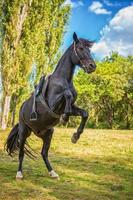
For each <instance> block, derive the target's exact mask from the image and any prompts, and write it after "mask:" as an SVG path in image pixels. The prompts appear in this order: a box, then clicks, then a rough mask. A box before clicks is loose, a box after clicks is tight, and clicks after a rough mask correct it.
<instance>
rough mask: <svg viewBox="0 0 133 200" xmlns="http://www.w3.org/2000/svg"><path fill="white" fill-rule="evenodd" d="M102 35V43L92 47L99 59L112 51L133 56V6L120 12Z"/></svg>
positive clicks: (104, 29)
mask: <svg viewBox="0 0 133 200" xmlns="http://www.w3.org/2000/svg"><path fill="white" fill-rule="evenodd" d="M100 33H101V39H100V41H99V42H98V43H97V44H95V45H94V46H93V47H92V52H93V53H94V54H95V55H96V56H97V57H100V58H103V57H105V56H107V55H109V54H110V53H111V52H112V51H117V52H118V53H119V54H121V55H123V56H127V55H133V6H128V7H126V8H123V9H121V10H119V11H118V13H117V14H116V15H115V16H114V17H113V19H111V20H110V22H109V24H108V25H106V26H105V27H104V28H103V30H102V31H101V32H100Z"/></svg>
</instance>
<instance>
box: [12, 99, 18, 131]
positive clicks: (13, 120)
mask: <svg viewBox="0 0 133 200" xmlns="http://www.w3.org/2000/svg"><path fill="white" fill-rule="evenodd" d="M13 101H14V102H13V108H12V120H11V125H12V127H13V126H14V123H15V115H16V105H17V96H15V97H14V99H13Z"/></svg>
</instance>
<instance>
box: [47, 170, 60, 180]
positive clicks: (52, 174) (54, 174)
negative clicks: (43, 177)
mask: <svg viewBox="0 0 133 200" xmlns="http://www.w3.org/2000/svg"><path fill="white" fill-rule="evenodd" d="M49 175H50V177H52V178H56V179H59V175H58V174H57V173H56V172H55V171H54V170H52V171H51V172H49Z"/></svg>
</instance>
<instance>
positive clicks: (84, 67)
mask: <svg viewBox="0 0 133 200" xmlns="http://www.w3.org/2000/svg"><path fill="white" fill-rule="evenodd" d="M74 53H75V55H76V56H77V58H78V59H79V62H80V63H81V65H82V68H83V69H84V70H85V72H87V69H86V66H85V65H84V64H83V62H82V60H81V59H80V57H79V55H78V53H77V51H76V44H75V42H74Z"/></svg>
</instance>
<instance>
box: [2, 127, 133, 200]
mask: <svg viewBox="0 0 133 200" xmlns="http://www.w3.org/2000/svg"><path fill="white" fill-rule="evenodd" d="M73 131H74V130H73V129H55V134H54V137H53V140H52V145H51V150H50V153H49V158H50V160H51V163H52V165H53V167H54V169H55V171H56V172H57V173H58V174H59V175H60V180H53V179H51V178H50V177H49V176H48V173H47V170H46V167H45V166H44V163H43V160H42V158H41V156H40V151H41V146H42V142H41V140H40V139H39V138H36V136H33V135H32V136H31V137H32V141H30V144H31V146H32V148H33V149H34V150H35V151H36V152H37V157H38V158H37V159H36V161H34V160H31V159H29V158H27V157H25V160H24V165H23V166H24V167H23V169H24V170H23V173H24V180H22V181H16V180H15V175H16V170H17V166H18V160H17V156H15V157H14V158H11V157H9V156H7V154H6V153H5V152H4V151H3V146H4V142H5V138H6V137H7V134H8V132H9V131H0V200H2V199H3V200H21V199H28V200H30V199H36V200H57V199H58V200H131V199H133V146H132V142H133V132H132V131H124V130H123V131H115V130H85V132H84V134H83V135H82V136H81V138H80V140H79V141H78V143H77V144H72V143H71V140H70V138H71V136H72V133H73Z"/></svg>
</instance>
